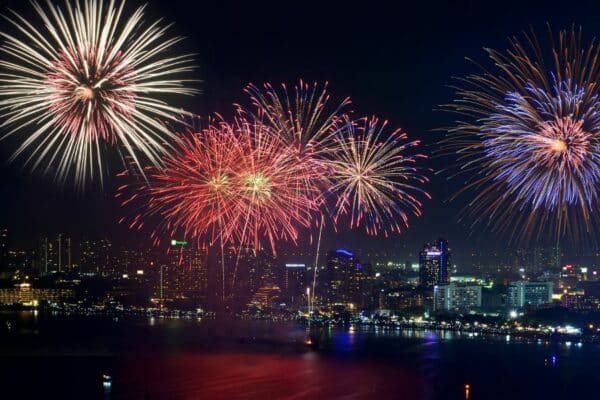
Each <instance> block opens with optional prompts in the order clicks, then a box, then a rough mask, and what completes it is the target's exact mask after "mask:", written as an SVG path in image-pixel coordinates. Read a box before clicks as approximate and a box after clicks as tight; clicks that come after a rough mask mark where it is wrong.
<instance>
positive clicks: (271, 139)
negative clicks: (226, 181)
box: [231, 117, 321, 253]
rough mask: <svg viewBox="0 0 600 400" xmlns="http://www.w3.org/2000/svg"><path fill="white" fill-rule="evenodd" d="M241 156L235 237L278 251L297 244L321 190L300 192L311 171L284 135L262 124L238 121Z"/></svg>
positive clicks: (238, 164) (251, 244)
mask: <svg viewBox="0 0 600 400" xmlns="http://www.w3.org/2000/svg"><path fill="white" fill-rule="evenodd" d="M236 125H237V138H238V144H239V146H238V147H237V149H238V155H237V156H236V159H237V160H238V162H237V165H236V167H237V173H236V175H235V185H236V187H237V188H238V190H239V197H238V198H237V199H236V204H237V206H236V207H237V214H238V220H239V219H244V223H243V224H240V223H236V224H232V225H231V228H232V229H231V235H232V236H233V237H235V238H237V241H238V242H239V243H240V244H241V245H247V246H252V247H254V248H255V249H259V248H261V247H262V243H261V238H265V239H266V241H267V242H268V245H269V247H270V248H271V250H272V251H273V252H274V253H275V249H276V241H277V240H289V241H292V242H294V243H295V242H296V240H297V238H298V229H299V228H300V227H308V226H309V225H310V222H311V216H312V215H313V214H314V213H315V212H317V211H318V203H317V202H318V199H319V198H320V193H321V192H320V188H318V187H316V186H310V187H306V188H305V189H304V190H298V187H299V186H300V185H301V184H302V182H305V181H306V180H309V179H311V177H310V176H309V177H307V176H306V175H307V173H308V172H307V171H308V170H307V169H306V168H305V167H304V165H303V164H302V163H301V162H298V160H297V158H296V157H295V156H294V154H293V152H292V151H291V149H290V147H289V146H287V145H286V144H285V143H284V142H283V141H282V140H281V138H280V136H279V135H274V134H273V132H272V131H271V130H270V129H269V128H268V127H267V126H266V125H263V124H261V123H260V122H259V121H248V120H246V119H243V118H242V117H239V118H238V119H237V124H236Z"/></svg>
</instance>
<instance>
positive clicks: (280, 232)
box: [118, 117, 318, 252]
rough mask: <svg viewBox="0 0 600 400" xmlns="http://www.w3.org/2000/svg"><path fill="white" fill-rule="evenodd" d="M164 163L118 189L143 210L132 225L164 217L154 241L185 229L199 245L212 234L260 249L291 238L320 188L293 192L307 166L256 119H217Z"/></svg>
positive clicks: (184, 141) (138, 226) (191, 135)
mask: <svg viewBox="0 0 600 400" xmlns="http://www.w3.org/2000/svg"><path fill="white" fill-rule="evenodd" d="M163 161H164V164H165V167H164V168H155V167H151V168H148V169H147V171H146V177H147V178H148V184H146V183H145V182H139V183H133V184H129V185H125V186H123V187H121V188H120V190H119V194H118V196H119V197H122V198H123V202H122V203H123V204H124V205H127V204H130V203H134V202H135V203H136V204H138V202H139V204H138V205H139V206H141V209H142V210H143V211H142V212H141V213H139V214H137V215H136V216H135V217H134V218H133V221H132V222H131V223H130V227H131V228H133V229H141V228H143V226H144V223H145V221H146V220H147V219H148V218H152V217H153V216H157V217H159V218H160V219H161V221H162V222H161V223H160V224H159V226H158V228H157V229H155V230H154V232H153V234H152V235H153V238H154V239H155V242H159V241H160V238H161V237H163V236H164V235H165V234H168V235H169V236H172V235H174V234H175V232H177V231H179V232H181V231H183V233H184V234H185V235H186V236H188V237H191V238H195V239H197V240H199V241H201V242H203V241H208V242H210V243H214V241H215V240H216V239H220V240H223V242H231V243H235V244H237V245H240V246H253V247H254V248H256V249H258V248H261V247H263V241H266V242H267V243H268V245H269V247H270V248H271V250H272V251H273V252H275V248H276V242H277V241H278V240H292V241H296V239H297V237H298V229H299V228H301V227H303V226H308V225H309V223H310V215H311V213H313V212H316V211H317V209H318V208H317V203H316V199H317V198H318V192H316V189H315V191H311V192H307V191H304V190H302V191H299V190H297V188H298V185H299V182H300V181H301V180H302V179H306V178H305V177H303V176H302V174H303V173H306V170H305V169H304V168H303V167H302V166H301V164H300V163H298V162H297V159H296V158H295V157H293V156H292V155H291V154H290V148H289V147H288V146H286V145H285V144H284V143H283V142H282V141H281V140H280V139H279V137H278V136H276V135H272V134H271V132H270V130H269V129H268V128H267V127H266V126H265V125H262V124H260V123H258V122H257V121H252V122H251V121H248V120H246V119H244V118H242V117H238V118H236V119H235V122H234V123H233V124H229V123H226V122H224V121H222V120H219V121H218V122H217V123H210V124H209V125H208V127H207V128H204V129H202V130H200V132H197V133H189V134H188V135H186V136H185V137H184V138H183V139H182V140H181V141H180V143H179V145H178V146H177V149H176V151H175V153H174V155H172V156H171V157H168V158H166V159H165V160H163Z"/></svg>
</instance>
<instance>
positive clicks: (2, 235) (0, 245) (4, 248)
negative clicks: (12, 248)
mask: <svg viewBox="0 0 600 400" xmlns="http://www.w3.org/2000/svg"><path fill="white" fill-rule="evenodd" d="M7 267H8V229H6V228H0V272H1V271H2V270H4V269H6V268H7Z"/></svg>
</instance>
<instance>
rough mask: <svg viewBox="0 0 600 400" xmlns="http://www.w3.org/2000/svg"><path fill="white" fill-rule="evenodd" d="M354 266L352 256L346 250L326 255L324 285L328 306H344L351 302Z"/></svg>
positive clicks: (354, 262)
mask: <svg viewBox="0 0 600 400" xmlns="http://www.w3.org/2000/svg"><path fill="white" fill-rule="evenodd" d="M356 264H357V261H356V259H355V258H354V254H353V253H351V252H350V251H348V250H344V249H338V250H334V251H330V252H328V253H327V267H326V270H325V280H324V283H325V290H326V296H325V297H326V300H327V303H328V304H330V305H333V304H346V303H350V302H351V301H352V299H351V297H350V284H351V283H350V282H351V280H352V275H353V274H354V271H355V270H356Z"/></svg>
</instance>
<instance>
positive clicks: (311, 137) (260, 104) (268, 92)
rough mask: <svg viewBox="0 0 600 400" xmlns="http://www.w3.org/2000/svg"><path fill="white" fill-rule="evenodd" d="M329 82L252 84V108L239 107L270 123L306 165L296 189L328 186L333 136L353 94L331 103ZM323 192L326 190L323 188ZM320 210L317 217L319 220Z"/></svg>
mask: <svg viewBox="0 0 600 400" xmlns="http://www.w3.org/2000/svg"><path fill="white" fill-rule="evenodd" d="M327 89H328V84H327V83H325V84H323V85H320V84H318V83H316V82H315V83H313V84H312V85H311V84H308V83H306V82H304V81H302V80H300V81H299V82H298V83H297V84H295V85H294V88H293V91H290V90H288V86H287V85H286V84H282V85H281V88H280V89H276V88H275V87H273V85H271V84H269V83H266V84H264V85H263V88H262V89H261V88H259V87H258V86H256V85H253V84H250V85H248V86H247V87H246V89H245V92H246V93H247V94H248V96H249V97H250V102H251V104H252V105H253V108H244V107H241V106H239V105H238V109H239V110H240V112H241V113H243V114H245V115H250V116H252V118H253V119H254V120H255V121H258V122H259V123H261V124H263V125H265V126H267V127H268V128H269V129H270V130H271V131H272V134H274V135H277V136H278V137H279V138H280V140H281V141H282V143H283V145H285V146H288V147H289V148H290V149H291V150H292V155H293V156H294V157H296V159H297V163H298V164H299V167H300V168H302V169H304V171H302V173H301V174H300V176H301V177H302V179H298V180H297V183H298V186H297V191H304V192H307V193H308V194H314V192H315V191H316V190H315V188H322V187H326V186H329V184H330V182H329V181H328V170H327V165H326V164H325V163H324V162H323V159H324V158H325V156H326V154H327V153H328V152H330V151H331V150H332V148H333V147H334V143H333V139H334V138H335V136H336V134H338V133H341V132H340V129H343V128H344V125H341V124H338V121H339V120H340V119H341V118H342V117H343V111H344V110H345V109H346V108H347V107H348V106H349V105H350V104H351V101H350V98H345V99H343V100H342V101H341V102H340V103H334V104H332V101H331V96H330V95H329V93H328V91H327ZM321 192H323V193H324V191H322V190H321ZM317 201H319V202H320V203H321V205H320V209H323V208H325V207H326V203H325V198H324V197H320V198H318V199H317ZM320 214H321V212H319V213H317V215H316V217H317V218H315V220H316V221H318V220H320Z"/></svg>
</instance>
